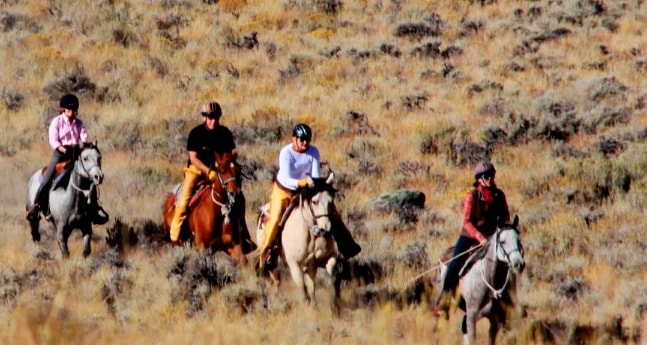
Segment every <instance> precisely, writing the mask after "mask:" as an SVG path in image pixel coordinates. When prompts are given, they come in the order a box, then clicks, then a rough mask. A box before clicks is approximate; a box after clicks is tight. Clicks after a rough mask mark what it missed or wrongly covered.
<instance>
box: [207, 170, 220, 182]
mask: <svg viewBox="0 0 647 345" xmlns="http://www.w3.org/2000/svg"><path fill="white" fill-rule="evenodd" d="M207 178H208V179H209V181H211V182H215V181H216V179H217V178H218V174H217V173H216V172H215V171H214V170H209V172H208V173H207Z"/></svg>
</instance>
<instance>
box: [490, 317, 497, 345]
mask: <svg viewBox="0 0 647 345" xmlns="http://www.w3.org/2000/svg"><path fill="white" fill-rule="evenodd" d="M489 320H490V330H489V333H488V335H489V344H490V345H494V344H495V343H496V335H497V333H498V332H499V321H498V320H497V318H496V316H495V315H492V316H490V318H489Z"/></svg>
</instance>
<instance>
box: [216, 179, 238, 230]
mask: <svg viewBox="0 0 647 345" xmlns="http://www.w3.org/2000/svg"><path fill="white" fill-rule="evenodd" d="M217 176H218V182H219V183H220V186H221V187H222V188H223V190H224V191H225V193H226V192H227V183H229V182H231V181H235V180H236V177H235V176H234V177H230V178H228V179H226V180H223V179H222V175H221V174H220V170H217ZM217 198H220V199H222V200H224V199H225V198H224V197H223V196H222V195H220V194H216V190H215V188H214V186H213V184H212V185H211V201H213V203H214V204H216V205H218V206H220V212H221V213H222V216H223V217H224V218H225V219H224V222H225V224H227V223H229V214H230V213H231V210H232V208H233V206H234V202H232V201H229V200H228V201H227V203H223V202H220V201H218V200H216V199H217Z"/></svg>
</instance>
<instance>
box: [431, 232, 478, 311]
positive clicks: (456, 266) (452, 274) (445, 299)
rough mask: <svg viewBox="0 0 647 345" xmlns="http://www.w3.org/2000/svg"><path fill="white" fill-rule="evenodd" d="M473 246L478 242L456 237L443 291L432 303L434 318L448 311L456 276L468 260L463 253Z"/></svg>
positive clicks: (456, 281) (455, 285)
mask: <svg viewBox="0 0 647 345" xmlns="http://www.w3.org/2000/svg"><path fill="white" fill-rule="evenodd" d="M475 244H478V241H476V240H474V239H472V238H470V237H467V236H463V235H461V236H459V237H458V240H457V241H456V246H455V247H454V255H452V259H451V261H450V263H449V266H447V271H446V272H445V279H444V283H443V290H442V292H441V293H440V294H439V295H438V296H437V299H436V301H435V303H434V304H435V306H434V310H433V314H434V315H435V316H438V315H439V314H440V312H448V311H449V307H450V305H451V302H452V297H453V296H454V293H455V291H456V287H457V286H458V278H459V277H458V274H459V273H460V271H461V268H463V265H464V264H465V260H467V258H468V255H465V252H466V251H468V250H469V249H470V248H471V247H472V246H473V245H475Z"/></svg>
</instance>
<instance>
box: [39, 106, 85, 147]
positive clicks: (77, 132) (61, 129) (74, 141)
mask: <svg viewBox="0 0 647 345" xmlns="http://www.w3.org/2000/svg"><path fill="white" fill-rule="evenodd" d="M87 141H88V132H87V131H86V130H85V126H83V121H81V120H79V119H77V118H75V119H74V120H73V121H72V122H71V123H70V120H69V119H68V117H67V116H65V114H60V115H58V116H56V117H55V118H54V119H53V120H52V123H51V124H50V125H49V145H50V146H51V147H52V148H53V149H54V150H56V149H57V148H58V147H59V146H63V145H78V144H80V143H81V142H87Z"/></svg>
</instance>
